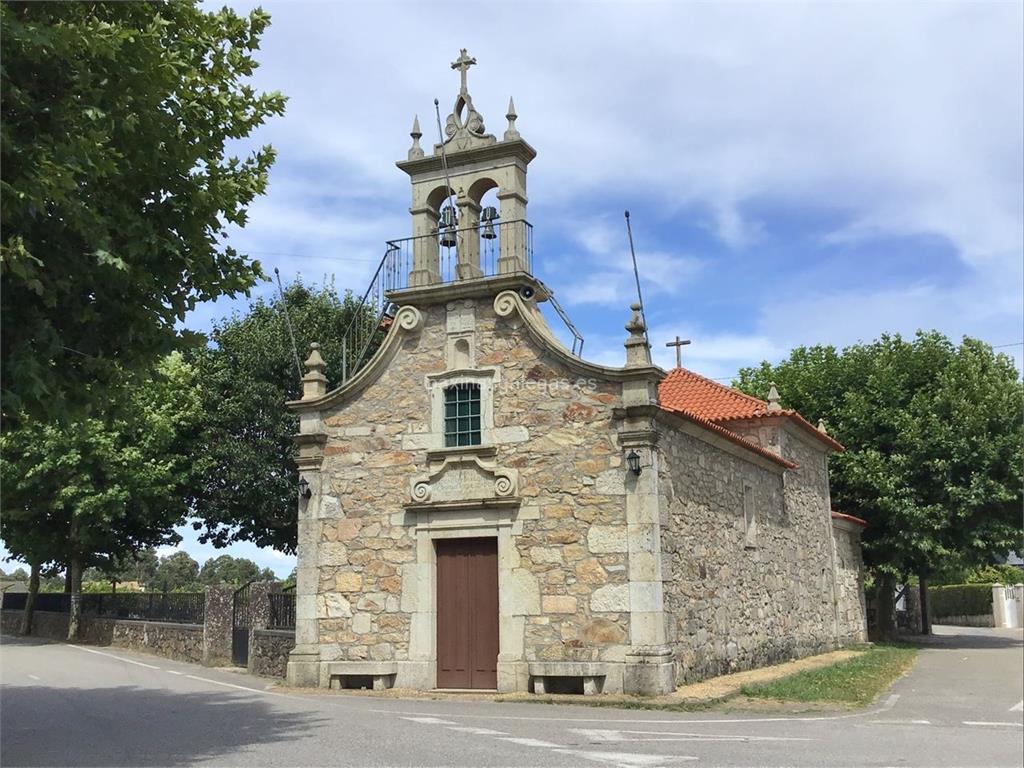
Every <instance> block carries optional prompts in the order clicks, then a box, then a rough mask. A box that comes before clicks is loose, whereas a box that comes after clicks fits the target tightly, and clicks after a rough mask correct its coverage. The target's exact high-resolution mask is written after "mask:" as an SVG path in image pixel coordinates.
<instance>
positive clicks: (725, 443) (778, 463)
mask: <svg viewBox="0 0 1024 768" xmlns="http://www.w3.org/2000/svg"><path fill="white" fill-rule="evenodd" d="M640 407H643V406H640ZM649 407H650V408H652V409H653V411H655V413H654V415H655V417H656V418H657V419H659V420H661V421H663V422H665V424H666V425H667V426H669V427H671V428H673V429H675V430H677V431H679V432H683V433H685V434H687V435H690V436H691V437H695V438H697V439H698V440H701V441H703V442H705V443H708V444H710V445H713V446H715V447H716V448H718V449H720V450H722V451H724V452H726V453H728V454H731V455H733V456H736V457H737V458H740V459H743V460H744V461H749V462H750V463H751V464H756V465H757V466H759V467H762V468H763V469H768V470H771V471H772V472H776V473H778V474H783V473H784V472H785V471H786V470H787V469H795V468H796V465H795V464H793V463H792V462H788V461H786V460H785V459H783V458H782V457H781V456H780V457H778V458H775V457H774V456H772V457H769V455H767V452H766V451H765V452H762V451H763V449H759V446H756V445H754V444H753V443H751V444H750V445H749V446H748V445H743V444H741V441H743V438H742V437H740V436H739V435H737V436H736V440H735V441H733V440H730V439H727V438H725V437H723V436H721V435H719V434H717V433H716V432H714V431H712V430H710V429H707V428H706V427H704V426H703V425H701V424H700V423H698V422H695V421H691V420H690V419H687V418H686V417H685V416H684V415H682V414H681V413H677V412H675V411H667V410H665V409H664V408H660V407H658V406H649ZM620 410H627V409H620ZM630 410H631V409H630Z"/></svg>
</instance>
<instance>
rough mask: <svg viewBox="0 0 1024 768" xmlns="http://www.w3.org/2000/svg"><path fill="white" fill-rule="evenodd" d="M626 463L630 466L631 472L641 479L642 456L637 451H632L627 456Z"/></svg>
mask: <svg viewBox="0 0 1024 768" xmlns="http://www.w3.org/2000/svg"><path fill="white" fill-rule="evenodd" d="M626 463H627V464H628V465H629V471H630V472H632V473H633V474H634V475H636V476H637V477H640V472H641V469H640V454H639V453H637V452H636V451H635V450H632V451H630V452H629V453H628V454H626Z"/></svg>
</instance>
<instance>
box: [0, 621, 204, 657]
mask: <svg viewBox="0 0 1024 768" xmlns="http://www.w3.org/2000/svg"><path fill="white" fill-rule="evenodd" d="M2 613H3V615H2V619H0V628H2V629H3V631H4V632H5V633H9V634H20V632H21V619H22V616H23V612H22V611H21V610H17V611H10V610H8V611H3V612H2ZM67 636H68V615H67V614H66V613H52V612H50V611H36V613H35V618H34V620H33V630H32V637H45V638H49V639H51V640H65V639H67ZM81 637H82V642H84V643H88V644H90V645H110V646H115V647H118V648H128V649H129V650H133V651H144V652H146V653H152V654H155V655H157V656H166V657H167V658H169V659H178V660H179V661H190V662H194V663H196V664H201V663H202V661H203V625H202V624H174V623H170V622H157V621H132V620H129V619H104V618H97V617H95V616H89V615H85V616H83V617H82V628H81Z"/></svg>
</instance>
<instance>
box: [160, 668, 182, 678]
mask: <svg viewBox="0 0 1024 768" xmlns="http://www.w3.org/2000/svg"><path fill="white" fill-rule="evenodd" d="M164 671H165V672H166V673H167V674H169V675H182V676H184V674H185V673H184V672H175V671H174V670H173V669H165V670H164Z"/></svg>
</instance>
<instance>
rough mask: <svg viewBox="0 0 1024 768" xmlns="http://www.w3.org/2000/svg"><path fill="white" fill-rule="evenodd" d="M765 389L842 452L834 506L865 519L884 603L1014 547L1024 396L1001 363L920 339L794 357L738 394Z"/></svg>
mask: <svg viewBox="0 0 1024 768" xmlns="http://www.w3.org/2000/svg"><path fill="white" fill-rule="evenodd" d="M772 382H775V383H776V385H777V387H778V390H779V393H780V394H781V396H782V401H783V404H784V405H785V406H787V407H791V408H795V409H797V410H799V411H800V412H801V413H802V414H803V415H804V416H805V417H807V418H808V419H810V420H812V421H815V420H817V419H824V420H825V422H826V424H827V426H828V429H829V432H830V434H832V435H833V436H834V437H835V438H836V439H838V440H839V441H840V442H841V443H843V444H844V445H845V446H846V448H847V451H846V453H845V454H841V455H838V456H836V457H834V458H833V460H832V462H831V469H832V498H833V504H834V506H835V508H836V509H839V510H841V511H843V512H847V513H850V514H853V515H856V516H858V517H862V518H864V519H865V520H867V522H868V527H867V528H866V530H865V531H864V555H865V561H866V563H867V564H868V565H869V566H870V567H872V568H873V569H874V570H875V571H876V573H877V575H878V577H879V584H880V592H879V594H880V595H881V594H888V593H889V592H891V589H890V587H891V584H892V583H893V582H894V581H895V580H897V579H902V580H906V579H907V578H908V577H909V576H911V575H916V576H917V577H918V578H919V580H920V583H921V584H922V585H924V586H925V587H926V585H927V582H928V579H929V577H930V576H931V575H932V574H934V573H935V572H937V571H938V570H940V569H941V568H942V567H943V566H944V565H945V564H947V563H949V562H951V561H952V562H955V563H957V564H959V565H962V566H964V567H967V568H972V567H976V566H980V565H984V564H987V563H990V562H992V561H993V559H994V557H995V556H997V555H1002V554H1005V553H1006V552H1007V551H1009V550H1011V549H1018V550H1019V549H1020V548H1021V539H1022V527H1021V515H1020V511H1021V507H1022V503H1024V499H1022V480H1024V478H1022V467H1024V422H1022V416H1024V385H1022V383H1021V381H1020V379H1019V375H1018V372H1017V369H1016V367H1015V366H1014V364H1013V361H1012V360H1011V359H1010V358H1009V357H1008V356H1006V355H1002V354H995V353H993V351H992V348H991V347H990V346H988V345H987V344H985V343H983V342H981V341H978V340H976V339H971V338H964V340H963V342H962V343H961V344H960V346H959V347H956V346H955V345H953V344H952V343H951V342H950V341H949V340H948V339H947V338H946V337H945V336H943V335H942V334H940V333H937V332H927V333H926V332H918V334H917V335H916V336H915V338H914V339H913V340H912V341H908V340H904V339H902V338H901V337H900V336H898V335H894V336H883V337H882V338H880V339H878V340H877V341H875V342H872V343H870V344H856V345H853V346H850V347H847V348H846V349H844V350H842V351H841V352H839V351H837V350H836V349H834V348H833V347H828V346H816V347H810V348H807V347H801V348H799V349H796V350H794V351H793V352H792V354H791V355H790V357H789V359H787V360H785V361H783V362H782V363H780V364H779V365H777V366H772V365H770V364H768V363H767V362H765V363H762V364H761V366H760V367H758V368H749V369H745V370H743V371H741V372H740V375H739V380H738V381H737V382H735V385H736V386H737V387H738V388H739V389H742V390H743V391H745V392H748V393H750V394H753V395H757V396H760V397H765V396H766V394H767V392H768V389H769V387H770V385H771V383H772ZM885 613H886V614H887V613H888V612H887V611H886V612H885Z"/></svg>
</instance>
